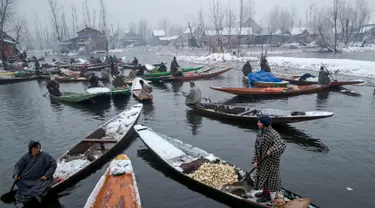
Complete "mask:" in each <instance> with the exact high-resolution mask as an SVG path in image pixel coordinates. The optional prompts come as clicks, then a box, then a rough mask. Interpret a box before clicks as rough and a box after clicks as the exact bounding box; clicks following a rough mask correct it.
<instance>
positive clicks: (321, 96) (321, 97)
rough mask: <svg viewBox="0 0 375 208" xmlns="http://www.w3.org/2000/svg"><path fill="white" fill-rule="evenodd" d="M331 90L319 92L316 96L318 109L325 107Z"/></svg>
mask: <svg viewBox="0 0 375 208" xmlns="http://www.w3.org/2000/svg"><path fill="white" fill-rule="evenodd" d="M329 92H330V91H323V92H319V93H318V94H317V96H316V109H317V110H319V109H325V108H326V107H327V103H328V96H329Z"/></svg>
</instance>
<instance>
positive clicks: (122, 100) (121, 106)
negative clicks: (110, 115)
mask: <svg viewBox="0 0 375 208" xmlns="http://www.w3.org/2000/svg"><path fill="white" fill-rule="evenodd" d="M130 97H131V96H118V97H116V96H115V97H112V102H113V105H114V106H115V108H116V109H117V110H120V111H123V110H125V108H126V106H127V104H128V103H129V100H130Z"/></svg>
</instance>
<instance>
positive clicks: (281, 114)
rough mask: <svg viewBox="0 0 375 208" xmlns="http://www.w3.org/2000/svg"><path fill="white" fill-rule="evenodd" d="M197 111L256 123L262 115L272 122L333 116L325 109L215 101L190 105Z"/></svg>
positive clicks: (219, 117)
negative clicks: (246, 105)
mask: <svg viewBox="0 0 375 208" xmlns="http://www.w3.org/2000/svg"><path fill="white" fill-rule="evenodd" d="M187 106H188V107H190V108H192V109H193V110H194V111H195V112H197V113H199V114H202V115H205V116H209V117H213V118H217V119H220V120H221V119H223V120H236V121H246V122H252V123H253V124H254V125H256V123H257V122H258V118H259V117H260V116H262V115H269V116H270V117H271V118H272V124H286V123H295V122H301V121H310V120H316V119H322V118H327V117H331V116H333V113H332V112H324V111H289V110H278V109H256V108H247V107H241V106H231V105H223V104H215V103H202V104H200V105H199V106H196V105H189V104H187Z"/></svg>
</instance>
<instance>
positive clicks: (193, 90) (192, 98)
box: [182, 82, 202, 106]
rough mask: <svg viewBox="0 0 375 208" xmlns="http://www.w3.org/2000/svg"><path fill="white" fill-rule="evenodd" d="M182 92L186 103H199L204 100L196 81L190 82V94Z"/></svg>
mask: <svg viewBox="0 0 375 208" xmlns="http://www.w3.org/2000/svg"><path fill="white" fill-rule="evenodd" d="M182 94H183V95H184V96H185V98H186V99H185V103H186V104H188V105H195V106H197V105H199V104H200V103H201V100H202V93H201V90H200V89H199V88H197V87H196V86H195V83H194V82H190V91H189V93H188V94H186V93H185V92H182Z"/></svg>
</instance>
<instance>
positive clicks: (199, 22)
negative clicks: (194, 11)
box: [197, 8, 206, 45]
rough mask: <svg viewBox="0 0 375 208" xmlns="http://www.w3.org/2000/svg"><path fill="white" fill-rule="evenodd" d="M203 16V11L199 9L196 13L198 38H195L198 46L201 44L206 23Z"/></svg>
mask: <svg viewBox="0 0 375 208" xmlns="http://www.w3.org/2000/svg"><path fill="white" fill-rule="evenodd" d="M204 17H205V16H204V14H203V10H202V8H200V9H199V11H198V17H197V29H198V34H199V35H198V37H197V39H198V40H197V41H198V43H199V45H201V44H202V35H203V32H204V31H205V30H206V23H205V22H206V21H205V19H204Z"/></svg>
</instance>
